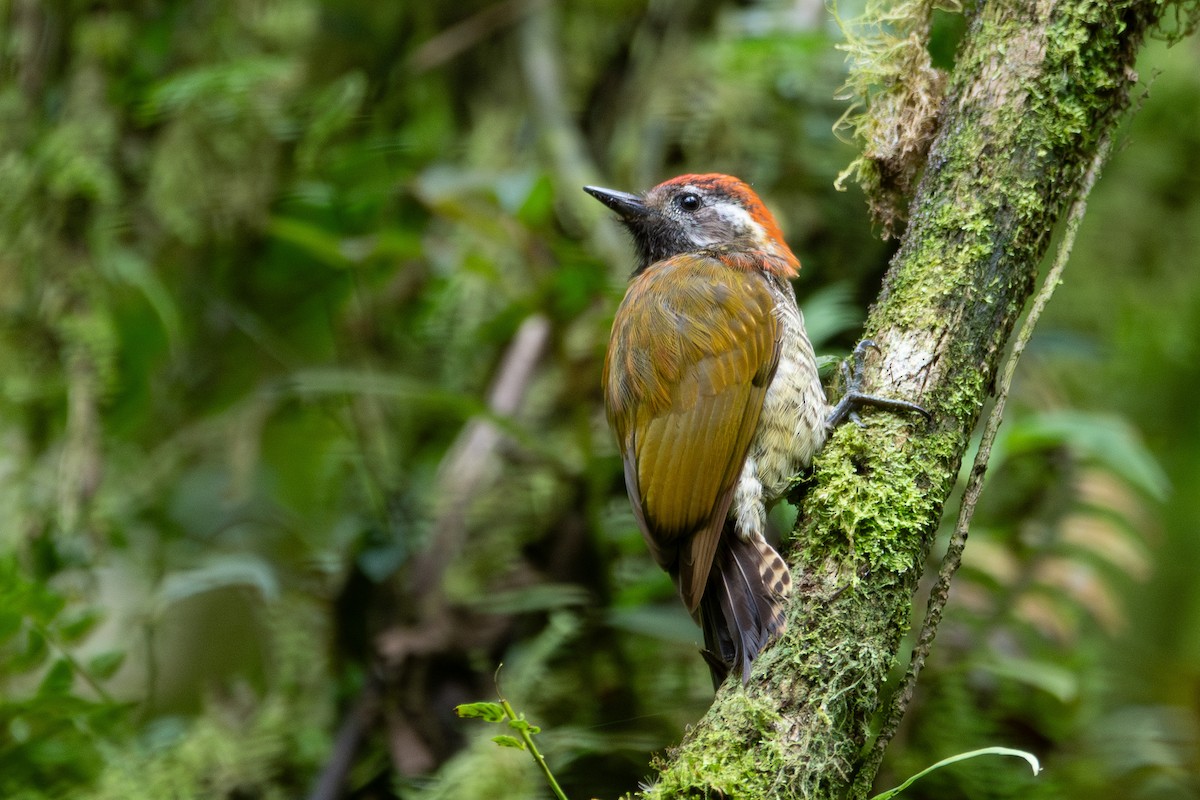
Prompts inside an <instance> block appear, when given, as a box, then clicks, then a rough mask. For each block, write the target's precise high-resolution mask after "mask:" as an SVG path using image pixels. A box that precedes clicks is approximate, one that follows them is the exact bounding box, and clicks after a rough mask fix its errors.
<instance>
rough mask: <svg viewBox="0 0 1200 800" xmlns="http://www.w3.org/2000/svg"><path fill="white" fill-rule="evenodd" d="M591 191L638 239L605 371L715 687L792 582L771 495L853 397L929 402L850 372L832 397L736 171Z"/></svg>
mask: <svg viewBox="0 0 1200 800" xmlns="http://www.w3.org/2000/svg"><path fill="white" fill-rule="evenodd" d="M584 191H586V192H587V193H588V194H590V195H591V196H592V197H595V198H596V199H597V200H599V201H600V202H601V203H603V204H604V205H606V206H607V207H608V208H610V209H611V210H613V211H615V212H616V213H617V215H618V217H619V218H620V220H621V222H623V223H624V225H625V227H626V228H627V229H628V230H629V232H630V233H631V234H632V237H633V241H634V244H635V247H636V249H637V257H638V261H637V267H636V269H635V270H634V271H633V275H632V278H631V280H630V284H629V288H628V290H627V291H626V294H625V298H624V300H623V301H622V302H621V305H620V307H619V308H618V310H617V313H616V317H615V319H614V320H613V327H612V334H611V337H610V339H609V344H608V352H607V355H606V357H605V363H604V374H603V379H602V382H603V393H604V404H605V410H606V412H607V416H608V422H609V425H610V427H611V428H612V430H613V432H614V434H615V435H616V439H617V445H618V447H619V449H620V452H621V457H622V461H623V464H624V470H625V485H626V488H627V490H628V492H629V498H630V502H631V503H632V506H633V512H634V517H635V519H636V520H637V523H638V527H639V528H640V529H641V531H642V535H643V538H644V539H645V540H646V544H647V545H648V547H649V549H650V553H651V555H652V556H653V557H654V560H655V561H656V562H657V563H658V565H659V566H660V567H662V568H663V569H665V570H666V571H667V572H668V573H670V575H671V577H672V578H673V579H674V581H675V585H676V587H677V588H678V591H679V596H680V598H681V599H682V600H683V603H684V605H685V606H686V607H687V610H688V612H689V613H690V614H691V615H692V616H693V618H694V619H695V620H696V621H697V622H698V623H699V625H700V627H701V629H702V630H703V633H704V644H705V651H704V656H705V659H706V661H707V662H708V665H709V668H710V670H711V671H712V675H713V684H714V688H715V687H717V686H719V685H720V684H721V682H723V681H724V679H725V677H726V675H727V674H728V673H729V672H730V671H731V670H736V671H737V672H738V673H740V675H741V678H742V681H743V683H744V682H747V681H748V680H749V678H750V667H751V664H752V662H753V660H754V659H755V657H756V656H757V655H758V653H759V652H760V651H761V650H762V649H763V648H764V647H766V646H767V644H769V643H770V642H771V641H772V640H773V639H775V638H776V637H778V636H779V634H781V633H782V632H783V630H784V628H785V625H786V620H785V615H784V602H785V601H786V599H787V597H788V594H789V592H790V589H791V574H790V572H789V571H788V567H787V564H786V563H785V562H784V560H783V559H782V558H781V557H780V556H779V554H778V553H777V552H776V551H775V549H774V548H772V547H771V545H770V544H768V543H767V540H766V538H765V533H766V527H767V511H768V509H769V508H770V507H771V505H772V504H774V503H775V502H776V501H777V500H778V499H779V498H780V497H781V496H782V495H783V493H784V491H785V490H786V489H787V487H788V485H789V482H790V481H791V479H792V477H793V476H794V475H796V474H797V473H798V472H799V471H801V470H803V469H804V468H806V467H808V466H809V465H810V464H811V463H812V459H813V456H814V454H815V453H816V452H817V450H819V449H820V448H821V446H822V445H823V444H824V443H825V439H826V436H827V435H828V432H829V430H831V429H832V427H833V426H834V425H836V424H837V423H838V422H840V421H841V420H842V419H843V418H844V417H845V416H846V415H847V414H848V413H849V412H850V411H851V409H852V408H854V407H855V406H857V405H861V404H864V403H871V404H876V405H882V406H884V407H886V408H893V409H901V410H917V411H920V412H921V413H924V410H923V409H920V407H919V406H915V405H914V404H911V403H906V402H904V401H892V400H887V399H883V398H875V397H872V396H870V395H863V394H861V393H860V392H858V391H857V386H852V387H851V391H848V392H847V393H846V395H845V396H844V397H843V398H842V400H841V401H840V402H839V403H838V404H837V405H836V406H831V405H830V404H829V402H828V400H827V398H826V395H825V390H824V387H823V386H822V385H821V380H820V376H819V374H818V372H817V362H816V357H815V356H814V354H813V348H812V344H811V343H810V342H809V339H808V334H807V333H806V332H805V330H804V318H803V315H802V314H801V313H800V309H799V307H798V306H797V305H796V297H795V294H794V292H793V290H792V286H791V284H790V283H789V281H790V280H791V279H792V278H795V277H796V276H797V274H798V270H799V268H800V262H799V260H798V259H797V258H796V256H795V254H793V253H792V251H791V248H789V247H788V245H787V243H786V242H785V241H784V239H783V234H782V232H781V231H780V229H779V225H778V224H777V223H776V221H775V218H774V217H773V216H772V215H771V212H770V211H768V210H767V208H766V206H765V205H763V203H762V201H761V200H759V198H758V196H757V195H756V194H755V193H754V191H753V190H752V189H751V188H750V187H749V186H747V185H746V184H745V183H743V182H742V181H741V180H738V179H737V178H734V177H731V176H729V175H719V174H706V175H682V176H680V177H677V178H672V179H671V180H668V181H665V182H663V183H661V184H659V185H658V186H655V187H654V188H653V189H650V190H649V191H648V192H646V193H645V194H643V195H635V194H629V193H627V192H619V191H614V190H612V189H603V188H600V187H596V186H585V187H584ZM856 352H857V351H856Z"/></svg>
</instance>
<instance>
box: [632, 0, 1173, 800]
mask: <svg viewBox="0 0 1200 800" xmlns="http://www.w3.org/2000/svg"><path fill="white" fill-rule="evenodd" d="M1173 5H1174V7H1172V6H1173ZM1181 8H1182V9H1183V13H1184V14H1191V15H1193V16H1194V15H1195V14H1196V11H1195V4H1193V3H1178V4H1172V3H1170V2H1153V0H1141V1H1140V2H1131V1H1128V0H1127V1H1126V2H1120V1H1119V0H988V1H987V2H984V1H983V0H979V3H978V7H977V9H976V11H975V12H974V18H973V20H972V21H971V24H970V27H969V30H968V32H967V34H966V37H965V39H964V42H963V44H962V47H961V50H960V53H959V55H958V59H957V63H956V66H955V69H954V73H953V75H952V76H951V78H950V82H949V86H948V88H947V95H946V100H945V102H944V104H943V107H942V112H941V113H942V119H941V121H940V125H939V128H938V131H939V132H938V134H937V137H936V139H935V140H934V142H933V145H932V147H931V149H930V154H929V158H928V162H927V166H926V170H925V174H924V177H923V179H922V181H921V183H920V186H919V188H918V190H917V193H916V197H915V199H914V201H913V204H912V213H911V215H910V223H909V226H908V229H907V230H906V232H905V235H904V238H903V242H902V245H901V248H900V250H899V252H898V253H897V255H896V257H895V259H894V261H893V263H892V266H891V270H890V271H889V273H888V276H887V278H886V281H885V284H884V288H883V293H882V295H881V297H880V299H879V301H878V303H877V304H876V305H875V307H874V308H873V309H872V312H871V315H870V318H869V320H868V322H867V330H866V334H867V336H868V337H869V338H872V339H874V340H875V341H876V342H877V343H878V344H879V347H880V353H881V355H879V356H878V357H874V358H871V359H869V360H870V362H871V363H870V364H869V365H868V373H867V376H868V386H867V388H868V390H874V391H876V392H877V393H880V394H886V395H889V396H894V397H901V398H907V399H913V400H916V401H918V402H920V403H922V404H923V405H924V406H925V407H926V408H928V409H929V410H930V411H931V412H932V413H933V417H934V419H933V421H932V422H931V423H929V424H928V425H927V424H925V423H924V421H922V420H920V419H913V418H902V417H898V416H895V415H892V414H882V413H873V412H869V411H868V412H865V413H864V415H863V419H864V422H865V425H864V426H863V427H857V426H855V425H845V426H843V427H842V428H841V429H839V431H838V432H837V434H836V435H835V436H834V437H833V439H832V441H831V443H830V444H829V445H828V446H827V447H826V448H825V450H824V451H823V452H822V453H821V455H820V456H819V458H818V460H817V463H816V464H815V467H814V474H813V478H812V480H811V483H810V488H809V491H808V492H807V495H806V497H805V500H804V503H803V506H802V515H801V521H800V523H799V524H798V527H797V530H796V534H795V539H794V546H793V549H792V552H791V554H790V559H791V563H792V570H793V574H794V576H795V578H796V584H797V586H798V591H797V592H796V594H795V596H794V598H793V602H792V606H791V609H790V613H789V628H788V632H787V634H786V635H785V636H784V637H783V639H782V640H781V641H779V642H778V643H777V644H776V645H775V646H773V647H772V648H770V649H769V650H768V651H767V652H765V653H764V654H763V655H762V657H761V658H759V660H758V662H757V663H756V665H755V669H754V674H753V676H752V678H751V681H750V684H749V685H748V686H747V687H746V688H745V689H744V690H743V688H742V687H741V686H740V685H735V682H734V683H727V684H726V685H725V686H724V687H722V689H721V691H720V692H719V693H718V695H717V698H716V700H715V701H714V703H713V706H712V708H711V709H710V711H709V713H708V714H707V715H706V716H705V717H704V718H703V719H702V720H701V721H700V722H699V723H698V724H697V725H696V726H695V727H694V728H693V729H692V730H691V731H690V732H689V733H688V735H687V736H686V738H685V740H684V741H683V743H682V744H681V745H680V746H679V748H677V749H676V750H674V751H673V752H672V753H670V754H669V755H668V757H667V758H666V759H665V761H664V763H663V764H661V765H660V771H661V775H660V780H659V781H658V782H657V783H656V785H655V786H654V787H652V788H651V789H649V790H648V791H647V792H646V793H645V796H646V797H654V798H673V797H736V798H791V797H805V798H827V797H845V796H847V795H848V794H849V793H850V791H851V790H850V787H851V786H852V785H855V778H856V771H857V770H858V768H859V764H860V754H861V753H862V752H863V749H864V746H865V745H866V743H867V739H868V723H869V721H870V719H871V717H872V714H874V713H875V711H876V709H877V708H878V707H879V704H880V700H881V696H882V694H881V689H882V686H883V684H884V680H885V678H886V676H887V674H888V671H889V669H890V668H891V666H892V665H893V663H894V662H895V659H896V656H897V651H898V649H899V646H900V642H901V638H902V635H903V633H904V631H905V630H906V628H907V626H908V623H909V619H910V615H911V610H912V599H913V592H914V590H915V588H916V585H917V581H918V578H919V577H920V574H921V571H922V568H923V565H924V562H925V558H926V555H927V553H928V551H929V548H930V543H931V541H932V538H933V536H934V532H935V530H936V527H937V524H938V520H939V517H940V515H941V512H942V507H943V504H944V503H945V500H946V497H947V496H948V495H949V493H950V491H951V489H952V488H953V485H954V480H955V476H956V474H957V472H958V469H959V465H960V462H961V459H962V457H963V453H964V451H965V449H966V447H967V443H968V438H969V436H970V433H971V431H972V430H973V429H974V427H975V424H976V421H977V420H978V417H979V415H980V412H981V410H982V409H983V406H984V403H985V401H986V400H987V398H988V396H989V394H990V392H991V387H992V383H993V379H994V377H995V375H996V372H997V367H998V365H999V363H1000V360H1001V356H1002V354H1003V352H1004V350H1005V346H1006V344H1007V342H1008V339H1009V336H1010V334H1011V332H1012V330H1013V327H1014V324H1015V323H1016V321H1017V319H1018V317H1019V316H1020V314H1021V311H1022V308H1023V307H1024V305H1025V303H1026V300H1027V299H1028V298H1029V296H1030V294H1031V292H1032V290H1033V287H1034V284H1035V277H1036V275H1037V271H1038V265H1039V264H1040V262H1041V261H1042V257H1043V255H1044V254H1045V252H1046V249H1047V247H1048V246H1049V242H1050V238H1051V231H1052V230H1053V228H1054V226H1055V223H1056V221H1057V220H1058V218H1059V217H1060V215H1061V214H1062V212H1063V210H1064V208H1066V206H1067V205H1068V204H1069V203H1070V201H1071V200H1072V198H1073V197H1074V194H1075V191H1076V189H1077V187H1078V185H1079V181H1080V179H1081V177H1082V175H1083V174H1084V173H1085V171H1086V169H1087V167H1088V166H1089V164H1090V163H1091V161H1092V160H1093V158H1094V157H1095V155H1096V152H1097V150H1098V148H1099V147H1100V143H1101V141H1102V140H1103V139H1104V137H1106V136H1107V135H1109V134H1110V133H1111V131H1112V129H1113V127H1114V125H1115V124H1116V123H1117V121H1118V119H1119V117H1120V116H1121V114H1122V113H1123V112H1124V111H1125V110H1126V109H1127V108H1128V106H1129V104H1130V97H1131V93H1133V92H1134V91H1136V85H1137V76H1136V73H1135V72H1134V69H1133V68H1134V61H1135V57H1136V54H1137V51H1138V49H1139V48H1140V46H1141V44H1142V43H1143V41H1144V39H1145V38H1146V36H1147V35H1148V34H1149V33H1151V32H1152V31H1153V30H1154V29H1155V28H1156V27H1157V26H1158V25H1159V23H1160V19H1161V18H1162V17H1163V15H1164V14H1174V12H1176V11H1178V10H1180V9H1181ZM863 777H864V778H867V777H869V776H863ZM858 785H859V786H863V785H869V780H859V782H858Z"/></svg>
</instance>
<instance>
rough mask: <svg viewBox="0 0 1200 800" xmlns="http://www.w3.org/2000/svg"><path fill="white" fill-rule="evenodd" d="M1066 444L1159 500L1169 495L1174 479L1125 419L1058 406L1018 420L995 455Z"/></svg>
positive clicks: (995, 457) (997, 458)
mask: <svg viewBox="0 0 1200 800" xmlns="http://www.w3.org/2000/svg"><path fill="white" fill-rule="evenodd" d="M1057 446H1065V447H1069V448H1071V449H1072V450H1074V451H1075V452H1077V453H1078V454H1079V455H1080V456H1081V457H1083V458H1087V459H1091V460H1092V461H1094V462H1096V463H1098V464H1100V465H1102V466H1104V467H1105V468H1107V469H1108V470H1110V471H1111V472H1112V473H1113V474H1114V475H1117V476H1118V477H1120V478H1122V479H1124V480H1125V481H1127V482H1129V483H1130V484H1131V485H1132V486H1134V487H1136V488H1137V489H1139V490H1141V491H1142V492H1144V493H1145V494H1146V495H1148V496H1149V497H1152V498H1154V499H1155V500H1164V499H1166V496H1167V492H1168V491H1169V490H1170V482H1169V481H1168V480H1167V475H1166V473H1165V472H1164V471H1163V468H1162V467H1161V466H1160V465H1159V463H1158V462H1157V461H1156V460H1155V459H1154V456H1153V455H1151V453H1150V451H1149V449H1147V447H1146V445H1145V443H1144V442H1143V441H1142V438H1141V435H1140V434H1139V433H1138V432H1137V431H1136V430H1135V429H1134V428H1133V426H1131V425H1130V424H1129V423H1128V422H1126V421H1125V420H1124V419H1122V418H1120V417H1117V416H1113V415H1110V414H1092V413H1088V412H1084V411H1054V412H1047V413H1043V414H1037V415H1035V416H1032V417H1027V418H1023V419H1020V420H1015V421H1014V422H1013V424H1012V425H1011V426H1010V427H1009V429H1008V430H1007V431H1005V430H1004V429H1003V428H1001V435H1000V437H999V438H998V439H997V441H996V447H995V448H994V449H993V451H992V460H993V461H994V462H997V463H998V462H999V461H1001V460H1002V459H1003V457H1004V456H1008V455H1011V454H1015V453H1024V452H1029V451H1032V450H1042V449H1045V448H1047V447H1057Z"/></svg>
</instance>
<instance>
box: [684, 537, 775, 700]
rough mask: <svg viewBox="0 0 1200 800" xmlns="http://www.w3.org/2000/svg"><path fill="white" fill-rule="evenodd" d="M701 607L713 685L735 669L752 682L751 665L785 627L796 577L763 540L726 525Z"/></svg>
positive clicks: (707, 657) (705, 644)
mask: <svg viewBox="0 0 1200 800" xmlns="http://www.w3.org/2000/svg"><path fill="white" fill-rule="evenodd" d="M725 525H726V529H725V530H724V531H722V533H721V540H720V543H719V544H718V545H717V552H716V555H715V556H714V558H713V565H712V569H711V570H709V573H708V584H707V585H706V586H705V587H704V596H703V597H702V598H701V599H700V606H699V607H698V608H697V620H698V621H699V623H700V627H701V628H702V629H703V630H704V647H705V650H704V653H703V655H704V659H705V660H706V661H707V662H708V668H709V669H710V670H711V671H712V677H713V687H714V688H716V687H718V686H720V685H721V683H722V682H723V681H724V680H725V676H726V675H728V674H729V672H730V671H731V670H733V669H740V671H741V675H742V682H743V683H745V682H747V681H749V680H750V664H751V663H752V662H753V661H754V659H755V657H756V656H757V655H758V654H759V652H760V651H761V650H762V649H763V648H764V647H766V646H767V644H769V643H770V642H771V641H772V640H773V639H774V638H775V637H777V636H779V635H780V634H781V633H783V630H784V628H785V627H786V625H787V621H786V619H785V616H784V603H785V601H786V600H787V597H788V595H789V594H790V593H791V588H792V575H791V573H790V572H789V571H788V568H787V564H786V563H784V560H783V559H782V558H780V556H779V553H777V552H775V549H774V548H773V547H771V545H769V544H767V542H766V540H764V539H763V538H762V537H761V536H758V537H755V538H753V539H750V540H746V539H743V538H742V537H741V536H739V535H738V534H737V532H736V531H734V530H733V529H732V522H726V523H725Z"/></svg>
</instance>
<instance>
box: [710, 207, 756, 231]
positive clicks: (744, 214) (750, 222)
mask: <svg viewBox="0 0 1200 800" xmlns="http://www.w3.org/2000/svg"><path fill="white" fill-rule="evenodd" d="M713 211H716V212H717V216H719V217H720V218H721V219H723V220H724V221H725V222H727V223H729V227H731V228H733V229H734V230H735V231H753V230H757V229H761V226H759V224H758V223H757V222H755V221H754V218H753V217H751V216H750V213H749V212H748V211H746V209H744V208H742V207H741V206H739V205H737V204H736V203H717V204H716V205H714V206H713Z"/></svg>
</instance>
